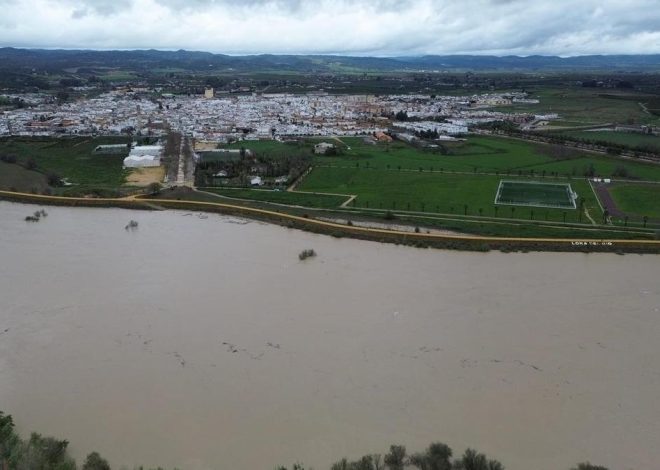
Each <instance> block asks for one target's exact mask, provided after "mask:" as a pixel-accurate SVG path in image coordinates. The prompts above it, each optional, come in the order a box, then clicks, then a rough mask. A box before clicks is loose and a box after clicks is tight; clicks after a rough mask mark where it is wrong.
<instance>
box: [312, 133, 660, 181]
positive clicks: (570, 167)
mask: <svg viewBox="0 0 660 470" xmlns="http://www.w3.org/2000/svg"><path fill="white" fill-rule="evenodd" d="M342 141H343V142H345V143H346V144H347V146H348V147H350V150H348V149H347V150H345V151H344V154H343V155H339V156H327V157H326V156H317V157H315V159H314V162H315V165H331V166H345V167H349V166H352V167H356V168H357V167H360V168H364V167H368V168H371V169H373V168H377V169H399V168H401V169H402V170H403V169H408V170H416V171H420V169H421V170H422V171H442V172H461V173H494V174H501V175H512V176H517V175H523V174H524V175H529V174H530V173H531V172H534V174H536V175H542V174H543V172H544V171H545V172H546V174H550V173H551V172H557V173H559V175H561V176H572V177H582V176H584V174H585V172H587V171H588V170H589V169H590V168H591V167H593V169H594V171H595V174H596V175H597V176H601V177H610V176H612V175H613V173H615V171H616V170H617V168H619V167H624V168H625V169H626V170H627V171H628V174H629V175H631V176H632V177H634V178H638V179H643V180H654V181H660V165H653V164H649V163H644V162H635V161H629V160H626V161H624V160H621V159H615V158H612V157H608V156H605V155H603V156H600V155H594V154H589V153H585V152H580V151H579V150H576V149H571V148H568V149H565V151H564V152H563V153H562V154H561V155H559V156H557V155H555V154H554V153H553V151H552V148H551V147H549V146H547V145H542V144H536V143H531V142H524V141H521V140H516V139H506V138H501V137H492V136H472V137H470V138H469V139H468V141H467V142H466V143H458V144H456V143H451V144H449V145H448V149H449V152H450V153H449V154H448V155H443V154H441V153H440V152H439V151H434V150H424V149H418V148H415V147H412V146H410V145H408V144H405V143H402V142H393V143H391V144H387V145H386V144H378V145H370V144H366V143H364V141H363V140H362V139H360V138H342Z"/></svg>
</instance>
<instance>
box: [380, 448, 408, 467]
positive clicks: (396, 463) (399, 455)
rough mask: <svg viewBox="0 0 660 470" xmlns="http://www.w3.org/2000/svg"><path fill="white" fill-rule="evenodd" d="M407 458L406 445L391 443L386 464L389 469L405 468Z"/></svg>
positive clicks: (385, 460)
mask: <svg viewBox="0 0 660 470" xmlns="http://www.w3.org/2000/svg"><path fill="white" fill-rule="evenodd" d="M405 459H406V446H400V445H391V446H390V451H389V452H388V453H387V454H385V459H384V462H385V465H387V468H388V469H389V470H403V467H404V464H405Z"/></svg>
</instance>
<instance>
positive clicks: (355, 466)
mask: <svg viewBox="0 0 660 470" xmlns="http://www.w3.org/2000/svg"><path fill="white" fill-rule="evenodd" d="M68 445H69V442H68V441H66V440H60V439H56V438H54V437H44V436H42V435H41V434H38V433H35V432H33V433H32V434H30V437H29V438H28V439H23V438H21V437H20V436H19V435H18V434H17V433H16V430H15V425H14V420H13V419H12V417H11V415H5V414H4V413H3V412H2V411H0V468H2V469H3V470H78V468H80V469H81V470H111V467H110V465H109V463H108V461H107V460H106V459H104V458H103V457H101V455H99V453H98V452H92V453H90V454H89V455H87V457H86V458H85V460H84V462H83V464H82V466H81V467H78V465H77V463H76V461H75V460H74V459H73V458H72V457H71V456H70V455H69V453H68ZM306 468H308V467H305V466H304V465H303V464H299V463H297V464H294V465H293V466H292V467H291V470H305V469H306ZM412 468H416V469H419V470H505V468H504V465H502V463H500V462H499V461H497V460H494V459H490V458H488V457H487V456H486V455H485V454H482V453H480V452H477V451H476V450H474V449H467V450H466V451H465V452H464V453H463V454H462V455H461V456H460V457H455V458H454V457H453V451H452V449H451V448H450V447H449V446H448V445H446V444H443V443H441V442H434V443H432V444H430V445H429V446H428V447H427V448H426V449H425V450H424V451H422V452H416V453H413V454H408V453H407V450H406V447H405V446H402V445H391V446H390V448H389V451H388V452H387V453H385V454H384V455H381V454H367V455H365V456H363V457H361V458H359V459H357V460H354V461H349V460H348V459H346V458H343V459H341V460H339V461H337V462H335V463H334V464H332V465H331V466H330V470H405V469H412ZM135 470H147V469H146V468H144V467H139V468H136V469H135ZM151 470H163V469H162V468H160V467H158V468H157V469H151ZM276 470H288V468H287V467H284V466H279V467H276ZM308 470H311V468H308ZM571 470H608V469H607V468H605V467H602V466H599V465H593V464H591V463H588V462H585V463H580V464H578V465H577V466H575V467H573V468H572V469H571Z"/></svg>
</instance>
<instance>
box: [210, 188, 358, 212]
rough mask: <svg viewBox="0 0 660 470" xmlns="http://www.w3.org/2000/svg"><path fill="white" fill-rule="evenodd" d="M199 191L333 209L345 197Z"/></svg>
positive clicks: (276, 192) (244, 191) (240, 189)
mask: <svg viewBox="0 0 660 470" xmlns="http://www.w3.org/2000/svg"><path fill="white" fill-rule="evenodd" d="M199 189H200V191H206V192H211V193H215V194H219V195H221V196H227V197H231V198H238V199H250V200H253V201H267V202H273V203H276V204H289V205H294V206H305V207H318V208H335V207H339V206H340V205H341V204H342V203H344V202H345V201H346V199H347V198H346V197H343V196H333V195H331V194H306V193H296V192H287V191H271V190H266V189H242V188H237V189H223V188H199Z"/></svg>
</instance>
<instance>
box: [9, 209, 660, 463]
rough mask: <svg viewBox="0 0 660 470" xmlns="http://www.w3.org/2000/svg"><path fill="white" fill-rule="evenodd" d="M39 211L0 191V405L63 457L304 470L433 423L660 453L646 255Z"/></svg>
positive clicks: (658, 293)
mask: <svg viewBox="0 0 660 470" xmlns="http://www.w3.org/2000/svg"><path fill="white" fill-rule="evenodd" d="M36 208H37V207H36V206H31V205H23V204H14V203H8V202H0V409H1V410H3V411H5V412H7V413H11V414H12V415H14V417H15V419H16V421H17V423H18V426H19V430H20V431H21V432H22V433H27V432H29V431H31V430H38V431H39V432H42V433H46V434H53V435H56V436H58V437H61V438H66V439H68V440H69V441H70V442H71V450H72V452H73V453H74V454H75V455H76V456H77V457H78V458H81V457H83V456H84V455H86V454H87V453H88V452H90V451H92V450H98V451H99V452H100V453H101V454H102V455H104V456H106V457H107V458H108V459H109V460H110V462H111V464H113V465H114V466H115V467H117V468H119V467H120V466H121V465H127V466H133V465H138V464H144V465H150V466H156V465H162V466H165V467H168V468H172V467H174V466H178V467H181V468H185V469H192V470H196V469H212V468H213V469H216V468H217V469H238V470H242V469H265V470H270V469H272V468H273V467H274V466H275V465H278V464H288V465H290V464H292V463H293V462H296V461H300V462H304V463H306V464H310V465H313V466H314V468H316V469H317V470H321V469H324V468H328V467H329V465H330V464H331V462H333V461H334V460H338V459H339V458H341V457H342V456H347V457H349V458H357V457H359V456H360V455H362V454H365V453H372V452H384V451H386V449H387V447H388V445H389V444H391V443H400V444H405V445H406V446H407V447H408V449H409V450H421V449H422V448H423V447H424V446H426V445H427V444H428V443H429V442H431V441H443V442H446V443H447V444H449V445H450V446H451V447H452V448H453V449H454V450H455V452H456V453H460V452H462V451H463V450H464V449H465V448H466V447H467V446H474V447H476V448H477V449H479V450H481V451H483V452H486V453H487V454H489V455H490V456H492V457H495V458H497V459H499V460H501V461H502V462H503V463H504V464H505V465H506V467H507V468H508V469H513V470H528V469H535V470H551V469H568V468H570V467H571V466H572V465H573V464H575V463H577V462H579V461H585V460H590V461H592V462H593V463H599V464H601V465H606V466H609V467H611V468H612V469H640V470H642V469H650V468H658V462H660V447H658V445H657V443H658V442H659V441H660V400H659V397H660V341H658V339H659V338H660V281H659V279H660V258H659V257H657V256H651V255H645V256H639V255H626V256H617V255H609V254H589V255H586V254H557V253H529V254H503V253H498V252H492V253H465V252H451V251H440V250H437V251H434V250H421V249H415V248H408V247H399V246H393V245H382V244H378V243H374V242H365V241H357V240H349V239H334V238H331V237H326V236H321V235H314V234H309V233H304V232H300V231H295V230H289V229H286V228H282V227H278V226H272V225H265V224H262V223H257V222H247V221H244V220H241V219H235V218H228V217H222V216H218V215H208V217H206V216H200V215H199V214H197V213H189V212H180V211H171V212H133V211H127V210H122V209H82V208H62V207H47V208H46V210H47V211H48V213H49V215H48V217H47V218H45V219H44V220H42V221H41V222H38V223H26V222H24V221H23V218H24V217H25V216H26V215H28V214H31V213H32V212H33V211H34V210H35V209H36ZM204 217H206V218H204ZM131 219H135V220H137V221H138V222H139V226H138V228H137V229H136V230H133V231H131V230H125V229H124V226H125V225H126V224H127V223H128V221H129V220H131ZM305 248H313V249H314V250H316V252H317V253H318V256H317V257H316V258H313V259H308V260H306V261H304V262H301V261H299V260H298V253H299V252H300V251H301V250H302V249H305Z"/></svg>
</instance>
